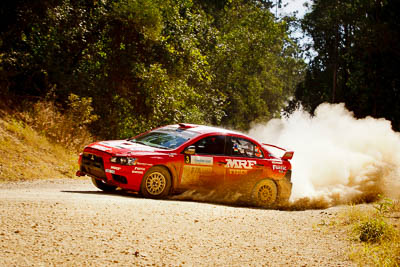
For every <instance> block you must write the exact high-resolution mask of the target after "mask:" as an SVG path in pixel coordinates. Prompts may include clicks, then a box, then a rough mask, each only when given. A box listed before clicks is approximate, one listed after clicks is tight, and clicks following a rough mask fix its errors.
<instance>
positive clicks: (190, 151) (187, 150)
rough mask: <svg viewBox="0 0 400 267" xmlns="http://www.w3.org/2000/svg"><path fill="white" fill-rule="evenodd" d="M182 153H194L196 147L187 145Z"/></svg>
mask: <svg viewBox="0 0 400 267" xmlns="http://www.w3.org/2000/svg"><path fill="white" fill-rule="evenodd" d="M183 153H185V154H186V155H194V154H196V147H195V146H188V147H187V148H185V150H184V151H183Z"/></svg>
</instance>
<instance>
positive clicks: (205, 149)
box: [194, 135, 225, 155]
mask: <svg viewBox="0 0 400 267" xmlns="http://www.w3.org/2000/svg"><path fill="white" fill-rule="evenodd" d="M194 146H195V147H196V154H208V155H223V154H224V151H225V136H224V135H215V136H208V137H205V138H203V139H201V140H199V141H197V142H196V143H195V144H194Z"/></svg>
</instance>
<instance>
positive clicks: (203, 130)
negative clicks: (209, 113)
mask: <svg viewBox="0 0 400 267" xmlns="http://www.w3.org/2000/svg"><path fill="white" fill-rule="evenodd" d="M164 127H176V128H181V129H188V130H191V131H193V132H198V133H200V134H208V133H219V134H234V135H242V136H246V137H249V136H247V135H245V134H243V133H240V132H236V131H232V130H227V129H224V128H219V127H213V126H206V125H199V124H188V123H179V124H173V125H167V126H164ZM164 127H161V128H164ZM250 138H251V137H250Z"/></svg>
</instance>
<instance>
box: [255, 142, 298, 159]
mask: <svg viewBox="0 0 400 267" xmlns="http://www.w3.org/2000/svg"><path fill="white" fill-rule="evenodd" d="M263 145H264V146H270V147H274V148H277V149H280V150H283V151H285V154H283V156H282V157H281V159H283V160H289V159H292V158H293V154H294V152H293V151H287V150H286V149H284V148H281V147H279V146H275V145H271V144H264V143H263Z"/></svg>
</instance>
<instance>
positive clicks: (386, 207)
mask: <svg viewBox="0 0 400 267" xmlns="http://www.w3.org/2000/svg"><path fill="white" fill-rule="evenodd" d="M379 198H380V201H378V202H377V203H375V204H374V209H375V210H376V214H375V215H374V216H373V217H368V218H365V219H363V220H361V221H360V222H359V223H358V224H356V226H355V228H354V230H355V232H356V233H357V235H358V236H359V239H360V241H362V242H372V243H376V242H380V241H381V240H383V239H391V238H392V237H393V236H395V234H396V233H395V230H394V228H393V226H392V225H390V224H388V223H387V222H386V220H385V218H386V215H387V214H388V212H389V211H390V210H391V208H392V207H393V200H391V199H389V198H383V197H382V196H380V195H379Z"/></svg>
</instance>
